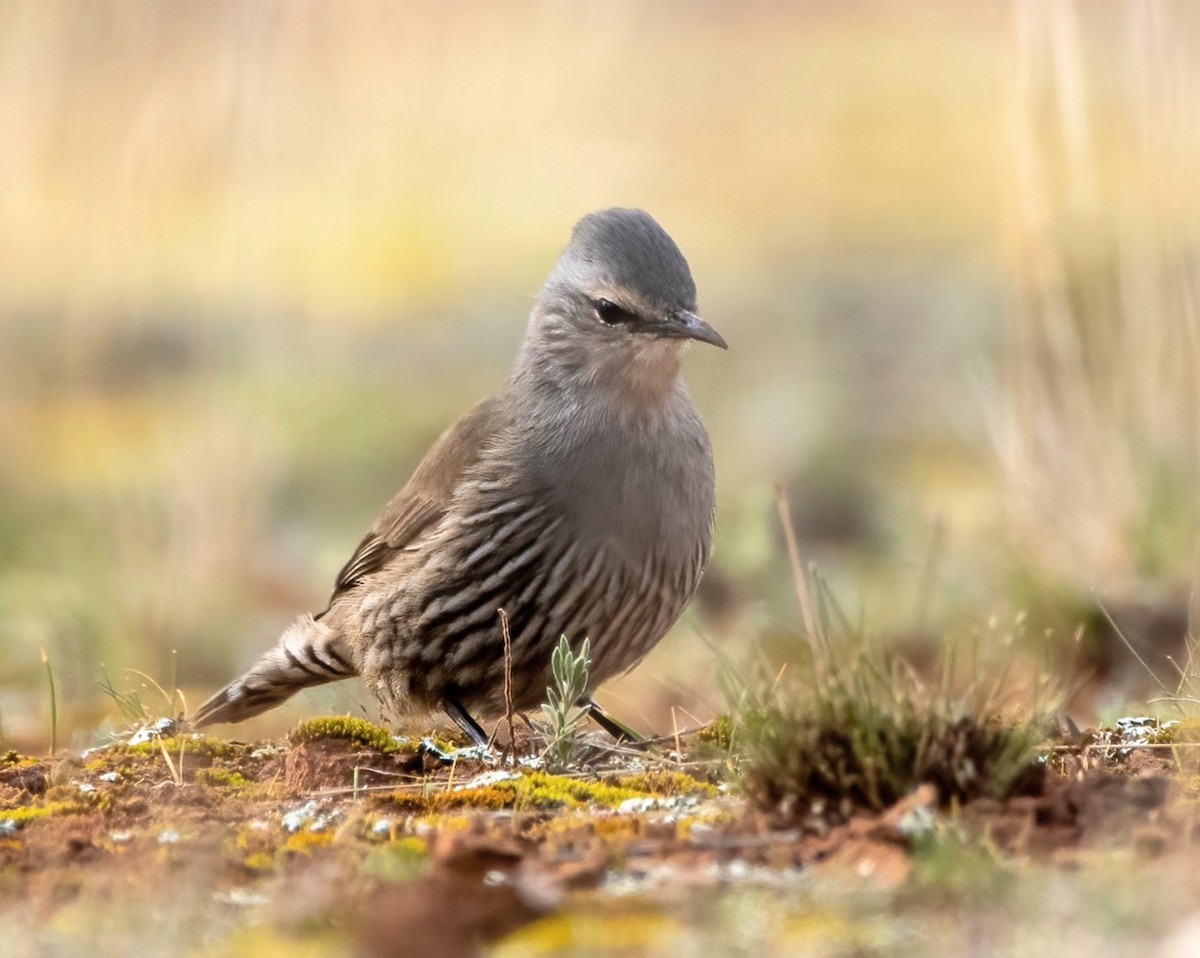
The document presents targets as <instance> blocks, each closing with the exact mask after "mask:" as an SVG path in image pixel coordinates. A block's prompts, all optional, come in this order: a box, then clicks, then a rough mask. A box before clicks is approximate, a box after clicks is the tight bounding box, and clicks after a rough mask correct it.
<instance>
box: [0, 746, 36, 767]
mask: <svg viewBox="0 0 1200 958" xmlns="http://www.w3.org/2000/svg"><path fill="white" fill-rule="evenodd" d="M37 764H38V760H37V759H36V758H30V757H29V756H28V755H22V754H20V753H19V752H18V751H17V750H16V749H15V748H14V749H9V750H8V751H7V752H5V753H4V754H3V755H0V768H28V767H29V766H31V765H37Z"/></svg>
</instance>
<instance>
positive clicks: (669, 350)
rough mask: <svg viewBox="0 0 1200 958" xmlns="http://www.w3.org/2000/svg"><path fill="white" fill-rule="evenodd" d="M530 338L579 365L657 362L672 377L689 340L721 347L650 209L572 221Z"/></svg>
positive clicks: (679, 257) (684, 268)
mask: <svg viewBox="0 0 1200 958" xmlns="http://www.w3.org/2000/svg"><path fill="white" fill-rule="evenodd" d="M530 339H531V340H532V341H533V342H535V343H536V344H537V346H538V348H539V349H540V350H543V351H545V352H546V353H549V354H554V355H557V356H559V357H560V358H562V359H569V360H570V361H571V362H572V363H573V364H578V365H582V366H588V365H596V366H601V367H604V368H606V369H607V368H614V369H615V368H620V367H621V365H622V364H623V363H630V364H634V365H638V366H644V365H649V364H651V363H655V360H659V359H661V360H662V363H661V365H663V366H664V372H665V371H666V367H671V376H672V378H673V376H674V371H673V370H674V369H677V367H678V360H677V354H678V351H679V350H678V347H679V346H680V345H682V344H683V343H685V342H687V341H688V340H697V341H699V342H703V343H710V344H712V345H714V346H719V347H721V348H722V349H725V348H726V345H725V340H724V339H722V338H721V336H720V334H719V333H718V332H717V331H716V330H715V329H713V328H712V327H711V326H710V325H708V323H706V322H705V321H704V320H702V319H701V318H700V317H699V316H698V315H697V314H696V284H695V283H694V282H693V281H692V274H691V271H690V270H689V269H688V264H687V260H685V259H684V258H683V254H682V253H680V252H679V247H678V246H676V245H675V242H674V241H673V240H672V239H671V237H670V236H668V235H667V233H666V231H665V230H664V229H663V228H662V227H661V226H659V225H658V223H656V222H655V221H654V218H653V217H651V216H650V215H649V214H648V213H643V212H642V211H641V210H629V209H609V210H602V211H600V212H598V213H592V214H590V215H588V216H585V217H584V218H583V219H581V220H580V221H579V222H578V223H577V224H576V225H575V229H574V231H573V232H572V234H571V242H570V243H569V244H567V248H566V249H565V250H563V253H562V256H561V257H560V258H559V260H558V263H557V264H556V265H555V267H554V270H553V271H552V272H551V273H550V278H549V279H548V280H547V281H546V285H545V288H544V289H543V290H542V293H541V295H540V296H539V298H538V303H537V306H536V307H535V308H534V312H533V318H532V322H531V324H530ZM655 364H656V365H657V363H655Z"/></svg>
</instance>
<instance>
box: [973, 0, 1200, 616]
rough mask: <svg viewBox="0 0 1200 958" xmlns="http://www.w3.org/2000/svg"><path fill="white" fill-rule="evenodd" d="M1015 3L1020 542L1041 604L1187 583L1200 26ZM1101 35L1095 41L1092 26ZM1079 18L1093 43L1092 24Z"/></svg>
mask: <svg viewBox="0 0 1200 958" xmlns="http://www.w3.org/2000/svg"><path fill="white" fill-rule="evenodd" d="M1197 12H1198V11H1197V10H1196V9H1195V8H1194V7H1192V8H1189V7H1188V6H1186V5H1184V4H1176V3H1139V4H1128V5H1119V6H1117V7H1115V8H1113V7H1110V6H1109V5H1101V6H1100V8H1097V7H1094V6H1093V5H1091V4H1087V5H1083V4H1078V3H1076V2H1073V0H1019V2H1017V3H1016V5H1015V23H1014V57H1015V62H1014V64H1013V68H1012V70H1011V82H1010V84H1009V86H1008V88H1007V90H1006V101H1007V102H1006V108H1007V109H1006V123H1007V131H1006V132H1007V140H1008V147H1009V150H1010V151H1011V157H1012V162H1011V164H1010V168H1011V170H1012V182H1011V196H1010V202H1009V203H1008V208H1007V211H1006V213H1007V217H1006V219H1007V223H1006V226H1007V247H1008V249H1007V253H1008V259H1009V262H1010V265H1011V270H1012V274H1013V282H1012V288H1013V291H1014V292H1013V300H1012V302H1011V306H1010V308H1009V310H1008V323H1007V329H1006V353H1007V355H1006V364H1005V372H1006V378H1007V383H1006V386H1007V388H1006V390H1004V392H1003V396H1004V398H1003V399H1002V400H1001V403H1002V409H1001V410H1000V414H999V417H998V422H997V441H998V448H999V452H1000V457H1001V460H1002V463H1003V468H1004V477H1005V486H1006V507H1007V509H1008V512H1009V517H1008V518H1009V528H1010V530H1011V532H1012V534H1013V535H1014V536H1015V539H1016V542H1017V545H1018V548H1019V553H1018V554H1019V555H1020V556H1021V557H1022V558H1023V559H1024V558H1026V557H1027V558H1028V559H1029V560H1031V563H1032V569H1031V570H1030V571H1031V572H1032V574H1033V575H1035V576H1037V575H1039V574H1040V575H1041V576H1042V577H1043V578H1045V579H1046V580H1047V581H1046V582H1045V583H1044V585H1045V586H1046V587H1048V588H1053V587H1055V586H1057V587H1059V588H1066V589H1069V590H1072V591H1075V592H1076V593H1080V592H1082V593H1086V591H1087V590H1088V589H1095V590H1096V591H1097V592H1099V593H1101V594H1106V595H1109V596H1114V595H1115V596H1125V597H1132V598H1138V596H1137V595H1136V591H1137V589H1138V588H1139V584H1140V583H1142V582H1144V580H1145V579H1147V578H1151V577H1153V578H1155V579H1159V580H1162V581H1166V582H1169V583H1172V584H1180V583H1182V582H1185V581H1187V579H1188V578H1189V575H1190V573H1191V565H1192V562H1193V550H1194V548H1195V528H1196V519H1197V516H1198V503H1200V495H1198V492H1200V488H1198V474H1200V468H1198V466H1200V440H1198V435H1197V433H1198V427H1200V314H1198V310H1197V288H1198V287H1197V282H1198V280H1200V276H1198V275H1197V274H1198V271H1200V258H1198V256H1197V254H1198V252H1200V243H1198V242H1197V239H1198V237H1197V230H1198V229H1200V227H1198V226H1197V224H1198V223H1200V204H1198V202H1197V199H1198V196H1197V188H1196V182H1197V181H1196V173H1197V170H1200V112H1198V111H1197V108H1196V103H1197V99H1196V91H1197V90H1198V89H1200V33H1198V31H1197V29H1196V28H1197V27H1200V18H1198V17H1197ZM1097 16H1099V17H1101V21H1100V22H1101V29H1099V30H1097V29H1091V28H1092V26H1093V25H1094V24H1095V23H1096V20H1095V19H1094V18H1095V17H1097ZM1083 17H1088V18H1089V19H1088V20H1087V21H1086V26H1087V27H1088V29H1087V30H1082V29H1081V27H1082V26H1084V25H1085V24H1084V21H1083V20H1082V18H1083Z"/></svg>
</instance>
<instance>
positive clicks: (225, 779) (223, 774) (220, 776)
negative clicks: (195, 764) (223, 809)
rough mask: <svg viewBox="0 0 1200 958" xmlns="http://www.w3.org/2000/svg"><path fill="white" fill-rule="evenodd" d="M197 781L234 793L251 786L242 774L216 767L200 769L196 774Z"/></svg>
mask: <svg viewBox="0 0 1200 958" xmlns="http://www.w3.org/2000/svg"><path fill="white" fill-rule="evenodd" d="M196 781H198V782H203V783H204V784H205V785H213V786H216V787H218V788H228V789H232V790H234V791H240V790H242V789H245V788H249V787H250V784H251V783H250V782H249V781H247V780H246V777H245V776H244V775H242V773H241V772H235V771H232V770H231V769H228V768H216V767H212V768H202V769H200V771H198V772H197V773H196Z"/></svg>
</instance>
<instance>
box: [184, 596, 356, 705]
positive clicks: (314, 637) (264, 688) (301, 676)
mask: <svg viewBox="0 0 1200 958" xmlns="http://www.w3.org/2000/svg"><path fill="white" fill-rule="evenodd" d="M357 674H358V669H357V667H356V666H355V665H354V663H353V660H352V657H351V656H350V654H349V652H348V650H347V649H346V647H345V645H344V643H342V641H341V639H340V637H339V636H338V635H337V633H335V632H334V631H333V630H332V629H329V628H326V627H325V626H323V625H321V624H320V623H318V622H316V621H314V620H313V617H312V616H311V615H306V616H303V617H302V618H299V619H297V620H296V621H295V622H294V623H292V625H291V626H290V627H289V628H288V630H287V631H286V632H284V633H283V635H282V637H280V639H279V644H278V645H276V646H275V648H273V649H271V651H269V652H268V653H267V654H266V655H264V656H263V657H262V658H261V659H259V660H258V664H256V665H255V666H254V667H253V668H251V669H250V671H248V672H247V673H246V674H245V675H243V676H242V677H241V678H239V679H237V680H235V681H233V682H230V683H229V684H228V685H227V686H225V688H223V689H221V691H220V692H218V693H217V694H216V695H214V696H213V697H212V698H210V699H209V700H208V701H207V702H205V703H204V704H203V705H201V706H200V708H199V709H198V710H197V711H196V714H195V716H193V718H192V724H193V725H194V726H195V727H197V728H200V727H203V726H205V725H216V724H217V723H220V722H241V721H244V720H245V719H248V718H253V717H254V716H255V715H258V714H259V713H261V712H265V711H267V710H268V709H272V708H274V707H275V706H276V705H279V704H280V703H281V702H283V701H285V700H286V699H289V698H291V697H292V696H293V695H295V694H296V693H297V692H299V691H300V690H301V689H306V688H309V687H310V686H313V685H324V684H325V683H326V682H336V681H337V680H338V679H346V678H350V677H351V676H354V675H357Z"/></svg>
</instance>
